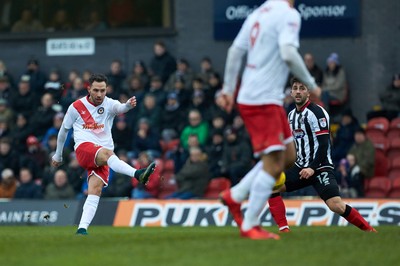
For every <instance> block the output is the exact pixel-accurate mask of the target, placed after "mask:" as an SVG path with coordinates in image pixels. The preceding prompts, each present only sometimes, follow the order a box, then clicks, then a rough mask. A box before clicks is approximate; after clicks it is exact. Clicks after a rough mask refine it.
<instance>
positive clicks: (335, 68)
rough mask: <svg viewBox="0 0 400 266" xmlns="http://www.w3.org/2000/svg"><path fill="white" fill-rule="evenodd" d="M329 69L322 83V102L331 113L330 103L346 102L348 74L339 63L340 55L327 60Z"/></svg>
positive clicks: (331, 55)
mask: <svg viewBox="0 0 400 266" xmlns="http://www.w3.org/2000/svg"><path fill="white" fill-rule="evenodd" d="M326 64H327V68H326V70H325V72H324V78H323V81H322V95H321V100H322V102H323V104H324V107H325V109H327V111H328V112H329V102H330V101H333V100H339V101H341V102H342V101H344V100H345V99H346V96H347V80H346V72H345V70H344V68H343V67H342V66H341V64H340V62H339V55H338V54H337V53H332V54H330V55H329V57H328V58H327V59H326Z"/></svg>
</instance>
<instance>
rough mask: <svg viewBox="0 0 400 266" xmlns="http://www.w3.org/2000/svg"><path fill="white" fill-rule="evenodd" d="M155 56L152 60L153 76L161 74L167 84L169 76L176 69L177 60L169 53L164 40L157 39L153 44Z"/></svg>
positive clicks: (151, 73) (150, 70)
mask: <svg viewBox="0 0 400 266" xmlns="http://www.w3.org/2000/svg"><path fill="white" fill-rule="evenodd" d="M153 52H154V55H153V58H152V59H151V61H150V65H149V66H150V68H149V72H150V75H151V76H159V77H160V78H161V82H162V84H165V83H166V82H167V80H168V79H169V76H170V75H171V74H172V73H174V72H175V70H176V60H175V58H174V57H173V56H172V55H171V54H170V53H169V51H168V50H167V47H166V45H165V43H164V42H163V41H160V40H159V41H156V42H155V43H154V45H153Z"/></svg>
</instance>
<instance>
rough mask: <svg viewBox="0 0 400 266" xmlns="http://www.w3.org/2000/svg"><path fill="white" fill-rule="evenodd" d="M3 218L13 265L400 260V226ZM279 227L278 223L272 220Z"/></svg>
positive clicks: (5, 249)
mask: <svg viewBox="0 0 400 266" xmlns="http://www.w3.org/2000/svg"><path fill="white" fill-rule="evenodd" d="M75 230H76V228H75V227H53V226H48V227H47V226H31V227H29V226H26V227H24V226H15V227H13V226H8V227H6V226H2V227H0V243H1V245H0V264H1V265H4V266H12V265H56V266H62V265H73V266H78V265H96V266H99V265H143V266H151V265H159V266H164V265H182V266H183V265H185V266H192V265H193V266H194V265H207V266H208V265H218V266H219V265H245V266H250V265H251V266H252V265H263V266H266V265H307V266H309V265H318V266H321V265H323V266H328V265H351V266H355V265H385V266H386V265H399V261H400V249H399V243H400V228H399V227H397V226H381V227H377V230H378V231H379V233H378V234H374V233H365V232H362V231H360V230H358V229H357V228H355V227H353V226H349V227H292V232H291V233H289V234H283V235H281V240H279V241H275V240H267V241H252V240H248V239H242V238H240V237H239V234H238V230H237V228H234V227H164V228H139V227H133V228H115V227H101V226H92V227H90V228H89V235H88V236H76V235H75ZM270 230H271V231H273V232H276V231H277V230H276V229H275V228H270Z"/></svg>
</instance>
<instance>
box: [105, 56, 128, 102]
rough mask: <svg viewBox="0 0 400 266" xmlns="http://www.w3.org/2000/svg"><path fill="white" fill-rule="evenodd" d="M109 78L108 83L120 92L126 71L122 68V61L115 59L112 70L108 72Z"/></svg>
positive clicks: (111, 66)
mask: <svg viewBox="0 0 400 266" xmlns="http://www.w3.org/2000/svg"><path fill="white" fill-rule="evenodd" d="M106 76H107V78H108V85H109V86H112V87H113V88H114V91H115V92H116V93H117V94H119V93H120V92H121V91H122V90H123V87H124V81H125V79H126V73H125V72H124V70H123V69H122V62H121V61H120V60H118V59H114V60H113V61H112V62H111V65H110V72H108V73H107V74H106Z"/></svg>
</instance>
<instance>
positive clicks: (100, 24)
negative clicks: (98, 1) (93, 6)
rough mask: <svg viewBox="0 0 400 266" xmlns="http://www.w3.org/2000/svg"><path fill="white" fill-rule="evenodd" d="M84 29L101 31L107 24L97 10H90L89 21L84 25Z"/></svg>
mask: <svg viewBox="0 0 400 266" xmlns="http://www.w3.org/2000/svg"><path fill="white" fill-rule="evenodd" d="M83 29H84V30H87V31H103V30H106V29H107V24H106V23H105V22H104V21H103V17H102V16H101V14H100V12H99V11H98V10H91V11H90V12H89V21H88V22H87V23H86V24H85V25H84V27H83Z"/></svg>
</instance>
